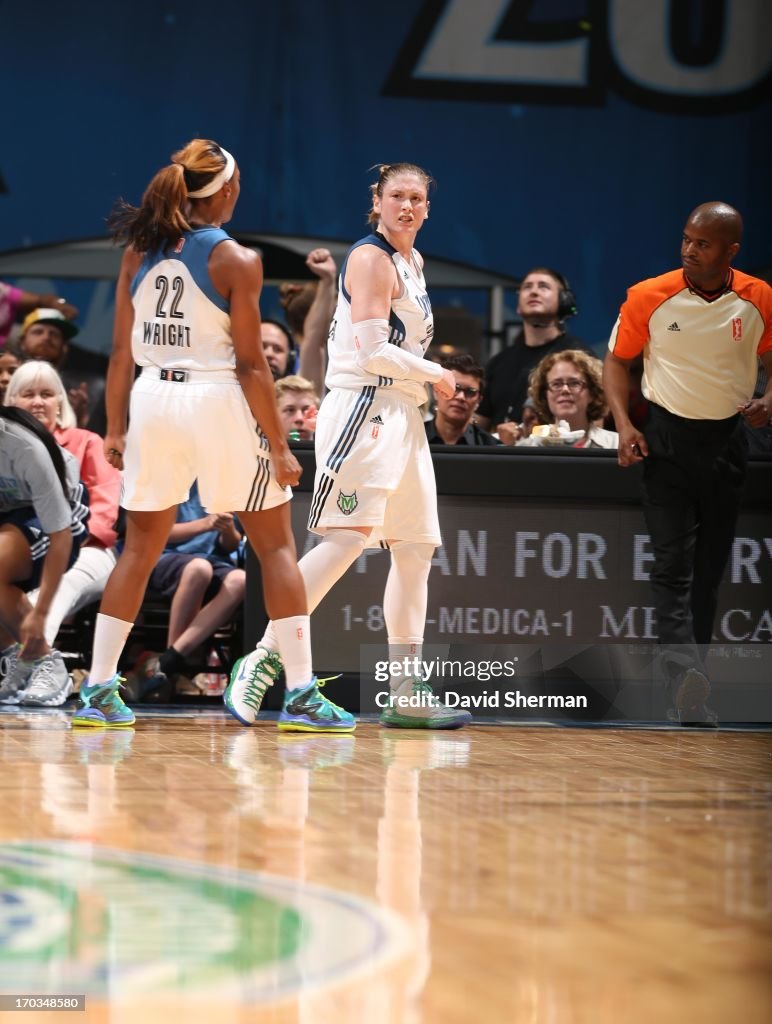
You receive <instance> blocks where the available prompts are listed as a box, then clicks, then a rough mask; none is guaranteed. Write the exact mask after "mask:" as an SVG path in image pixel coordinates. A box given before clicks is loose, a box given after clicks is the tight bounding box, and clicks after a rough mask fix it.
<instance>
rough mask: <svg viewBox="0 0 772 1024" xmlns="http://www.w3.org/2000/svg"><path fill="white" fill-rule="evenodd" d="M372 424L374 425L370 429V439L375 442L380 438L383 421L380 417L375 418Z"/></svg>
mask: <svg viewBox="0 0 772 1024" xmlns="http://www.w3.org/2000/svg"><path fill="white" fill-rule="evenodd" d="M370 422H371V423H372V427H371V428H370V437H372V438H373V440H375V439H376V438H377V437H378V431H379V430H380V429H381V427H382V426H383V420H382V419H381V417H380V416H373V418H372V419H371V420H370Z"/></svg>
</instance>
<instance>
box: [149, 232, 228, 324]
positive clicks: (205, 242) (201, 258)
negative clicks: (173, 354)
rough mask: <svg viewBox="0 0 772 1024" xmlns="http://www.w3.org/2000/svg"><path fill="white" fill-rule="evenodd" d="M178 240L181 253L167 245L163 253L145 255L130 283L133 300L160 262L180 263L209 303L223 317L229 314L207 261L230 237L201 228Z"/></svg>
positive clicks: (157, 250) (186, 233) (161, 251)
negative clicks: (219, 311)
mask: <svg viewBox="0 0 772 1024" xmlns="http://www.w3.org/2000/svg"><path fill="white" fill-rule="evenodd" d="M181 239H182V241H183V246H182V250H181V251H180V252H175V251H174V246H171V245H167V246H166V247H165V248H164V249H153V250H151V251H150V252H146V253H145V256H144V259H143V260H142V263H141V264H140V267H139V270H138V271H137V273H136V274H135V275H134V278H133V280H132V282H131V295H132V298H133V297H134V294H135V292H136V291H137V288H139V286H140V284H141V283H142V281H143V280H144V279H145V277H146V276H147V274H148V273H149V272H150V271H151V270H152V269H153V267H155V266H156V265H157V264H158V263H160V262H161V261H162V260H179V261H180V263H182V264H184V265H185V266H186V267H187V268H188V270H189V271H190V276H191V277H192V278H193V280H194V281H195V282H196V285H197V286H198V287H199V288H200V289H201V291H202V292H203V293H204V295H205V296H206V297H207V298H208V299H209V301H210V302H211V303H212V304H213V305H215V306H217V308H218V309H221V310H222V311H223V313H229V312H230V303H229V302H228V300H227V299H225V298H223V296H222V295H220V293H219V292H218V291H217V289H216V288H215V286H214V284H213V283H212V279H211V278H210V276H209V257H210V256H211V254H212V250H213V249H214V248H215V246H218V245H219V244H220V242H227V241H229V240H231V236H230V235H229V234H228V232H227V231H223V229H222V228H215V227H203V228H193V229H192V230H191V231H185V232H183V234H182V236H181Z"/></svg>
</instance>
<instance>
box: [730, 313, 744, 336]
mask: <svg viewBox="0 0 772 1024" xmlns="http://www.w3.org/2000/svg"><path fill="white" fill-rule="evenodd" d="M742 340H743V318H742V317H741V316H733V317H732V341H742Z"/></svg>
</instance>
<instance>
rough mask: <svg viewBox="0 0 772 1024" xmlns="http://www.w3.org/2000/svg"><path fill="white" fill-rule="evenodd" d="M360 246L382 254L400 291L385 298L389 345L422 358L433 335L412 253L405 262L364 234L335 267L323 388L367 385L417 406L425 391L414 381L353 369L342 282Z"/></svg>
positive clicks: (346, 298)
mask: <svg viewBox="0 0 772 1024" xmlns="http://www.w3.org/2000/svg"><path fill="white" fill-rule="evenodd" d="M360 245H374V246H376V247H377V248H379V249H382V250H383V251H384V252H386V253H388V255H389V256H390V257H391V259H392V261H393V263H394V267H395V268H396V271H397V276H398V277H399V280H400V283H401V285H402V293H401V294H400V296H399V298H397V299H392V300H391V314H390V316H389V328H390V332H389V344H390V345H398V346H399V347H400V348H402V349H403V350H404V351H405V352H410V353H411V354H412V355H414V356H418V357H421V358H422V357H423V355H424V353H425V352H426V350H427V349H428V347H429V345H430V344H431V340H432V336H433V334H434V318H433V317H432V307H431V303H430V302H429V296H428V295H427V293H426V282H425V281H424V275H423V271H422V270H421V267H420V264H419V262H418V258H417V254H416V253H415V250H413V254H412V256H411V259H410V260H406V259H405V258H404V256H402V255H401V254H400V253H399V252H397V250H396V249H394V248H393V246H391V245H389V243H388V242H387V241H386V239H385V238H383V236H382V235H376V234H372V235H368V236H367V237H366V238H362V239H360V241H358V242H356V243H355V244H354V245H353V246H352V247H351V248H350V249H349V251H348V253H347V255H346V259H345V260H344V261H343V266H342V267H341V272H340V290H339V293H338V305H337V307H336V310H335V317H334V319H333V321H332V324H331V326H330V337H329V342H328V348H327V358H328V366H327V376H326V378H325V384H326V385H327V387H328V388H330V389H332V388H353V389H356V390H359V389H360V388H362V387H365V386H367V385H375V387H378V388H389V389H391V390H393V391H400V392H402V394H404V395H406V396H407V397H408V398H410V399H412V400H413V401H414V402H415V404H416V405H421V404H422V403H423V402H425V401H426V389H425V387H424V385H423V384H422V383H421V382H420V381H415V380H394V379H393V378H392V377H381V376H379V375H378V374H373V373H368V371H367V370H363V369H361V368H360V367H359V366H357V362H356V350H355V347H354V330H353V325H352V320H351V296H350V295H349V293H348V292H347V291H346V288H345V285H344V281H345V279H346V267H347V265H348V258H349V256H350V255H351V253H352V252H353V251H354V249H357V248H359V246H360Z"/></svg>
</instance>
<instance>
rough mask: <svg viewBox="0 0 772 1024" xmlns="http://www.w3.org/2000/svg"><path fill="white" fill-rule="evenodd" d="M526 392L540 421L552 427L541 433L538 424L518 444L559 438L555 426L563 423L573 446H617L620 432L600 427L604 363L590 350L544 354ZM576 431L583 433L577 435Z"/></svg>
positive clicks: (605, 408) (603, 409) (603, 408)
mask: <svg viewBox="0 0 772 1024" xmlns="http://www.w3.org/2000/svg"><path fill="white" fill-rule="evenodd" d="M528 393H529V397H530V398H532V399H533V403H534V406H535V408H536V412H537V415H538V417H539V420H540V421H541V423H543V424H545V425H547V424H549V425H550V426H551V427H552V428H554V429H553V430H551V431H550V432H549V433H547V431H546V430H544V431H543V432H542V433H540V428H538V427H537V428H535V429H534V430H533V431H532V432H531V436H530V437H529V438H525V439H523V440H521V441H518V442H517V443H518V445H531V446H532V445H537V444H541V443H542V439H543V438H544V437H545V436H546V437H547V438H548V439H552V438H554V439H555V440H559V437H560V434H559V433H558V425H559V424H560V423H561V422H563V423H565V424H566V427H565V428H564V430H565V433H566V434H567V435H568V440H569V443H570V444H572V445H573V447H574V448H617V447H618V446H619V435H618V434H617V433H616V432H615V431H613V430H604V429H603V427H602V426H601V423H602V421H603V417H604V416H605V415H606V413H607V412H608V405H607V403H606V396H605V394H604V393H603V363H602V362H601V361H600V359H596V358H595V356H591V355H590V354H589V352H583V351H582V350H581V349H566V351H564V352H553V353H552V354H551V355H548V356H545V358H544V359H542V361H541V362H540V363H539V365H538V366H537V367H536V369H535V370H533V372H532V373H531V380H530V384H529V387H528ZM579 431H582V436H581V437H576V436H575V435H576V434H577V433H578V432H579ZM560 433H563V431H561V432H560Z"/></svg>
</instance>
